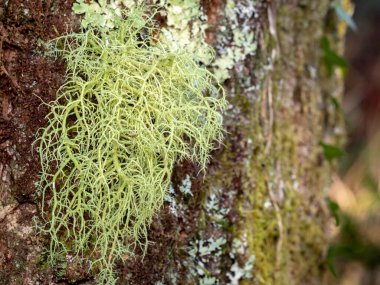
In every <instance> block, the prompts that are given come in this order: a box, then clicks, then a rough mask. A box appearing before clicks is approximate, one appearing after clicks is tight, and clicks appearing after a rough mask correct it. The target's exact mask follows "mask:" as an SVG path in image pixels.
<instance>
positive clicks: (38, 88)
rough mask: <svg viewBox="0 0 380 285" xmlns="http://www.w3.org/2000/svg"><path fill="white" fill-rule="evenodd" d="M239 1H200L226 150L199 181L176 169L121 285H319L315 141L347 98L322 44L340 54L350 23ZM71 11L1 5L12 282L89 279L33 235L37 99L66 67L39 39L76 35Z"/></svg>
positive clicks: (3, 243)
mask: <svg viewBox="0 0 380 285" xmlns="http://www.w3.org/2000/svg"><path fill="white" fill-rule="evenodd" d="M185 2H186V1H185ZM190 2H192V1H190ZM194 2H197V1H194ZM235 2H236V4H235V5H233V1H222V0H203V1H201V3H200V6H201V7H202V10H201V11H203V12H202V13H205V14H206V15H207V19H208V20H207V21H208V28H207V30H206V40H207V42H208V43H209V44H211V45H213V46H214V47H215V48H216V51H217V52H216V61H215V62H217V60H218V59H220V58H223V59H224V61H219V63H220V64H219V65H218V64H214V65H213V66H211V67H210V68H211V69H212V70H214V71H215V72H218V74H221V75H220V76H221V78H222V80H223V81H224V86H225V89H226V93H227V99H228V101H229V106H228V110H227V111H226V113H225V114H224V117H225V129H226V136H225V140H224V144H223V146H221V147H220V148H219V149H218V150H217V151H215V152H214V153H213V154H212V159H211V161H210V165H209V166H208V168H207V170H206V173H205V174H203V173H199V169H198V168H197V166H196V165H194V164H192V163H190V162H183V163H179V164H178V165H177V166H176V168H175V171H174V174H173V177H172V186H173V189H174V192H172V193H170V194H168V197H167V198H168V199H167V201H166V202H165V205H164V206H163V208H162V210H161V211H160V213H158V214H157V216H156V217H155V219H154V222H153V223H152V225H151V227H150V232H149V241H150V242H151V244H150V245H149V248H148V252H147V254H146V255H145V257H144V258H137V259H133V260H129V259H127V260H126V261H125V262H124V263H121V262H120V264H119V265H118V266H117V268H115V270H116V272H117V274H118V276H119V284H323V282H324V281H323V278H324V275H325V272H326V261H325V257H326V249H327V246H328V240H327V239H328V233H329V228H330V219H329V213H328V210H327V207H326V205H325V195H326V191H327V189H328V186H329V183H330V175H331V164H330V163H329V162H328V161H327V160H325V158H324V156H323V149H322V148H321V146H320V144H319V143H320V142H321V141H323V142H329V143H332V144H337V143H340V140H342V137H343V131H342V115H341V114H340V111H339V108H338V107H337V104H335V105H334V104H333V103H334V102H339V101H340V97H341V85H342V84H341V77H340V76H339V74H338V73H335V72H334V73H333V75H332V76H331V77H329V76H328V75H327V72H326V70H325V69H324V66H323V64H322V57H323V51H322V50H321V49H320V41H321V39H322V38H323V37H324V36H325V37H328V38H329V39H330V42H334V44H333V45H332V46H333V47H335V48H336V49H338V51H339V49H340V45H341V42H342V31H341V29H342V27H340V26H338V24H337V23H338V21H337V19H336V16H335V15H334V13H333V11H331V8H330V2H329V1H328V0H320V1H302V0H289V1H282V0H279V1H269V0H267V1H266V0H260V1H248V0H247V1H235ZM72 4H73V1H65V0H56V1H31V0H9V1H3V2H2V4H0V19H1V22H0V36H1V38H0V68H1V71H0V92H1V93H0V98H1V99H0V100H1V101H0V102H1V104H0V105H1V106H2V109H1V110H2V112H1V117H0V179H1V185H0V284H4V285H5V284H12V285H13V284H15V285H16V284H17V285H18V284H68V283H70V282H74V283H75V284H95V281H94V280H93V276H92V274H90V273H88V272H87V268H85V267H83V266H81V265H80V264H78V263H76V262H75V261H73V260H72V259H70V257H67V258H66V260H63V261H62V263H61V264H57V266H56V267H55V268H49V267H46V266H45V264H44V260H45V258H46V256H45V255H44V251H43V248H44V244H46V237H43V236H41V235H39V234H37V233H36V231H35V230H34V228H33V218H34V217H38V215H39V213H40V209H39V207H38V204H39V200H38V199H40V198H39V197H38V196H37V195H35V191H36V190H35V182H36V181H37V179H38V173H39V171H40V166H39V159H38V156H37V155H36V146H34V145H32V143H33V141H34V140H35V134H36V132H37V130H38V129H39V128H43V127H44V126H46V123H47V122H46V120H45V119H44V116H45V115H46V114H47V113H48V111H49V109H48V107H47V106H46V105H41V100H40V99H42V100H43V101H45V102H48V101H51V100H53V99H54V98H55V94H56V90H57V89H58V87H59V86H60V85H62V83H63V82H64V72H65V67H64V62H62V61H61V60H59V59H53V58H51V57H48V56H46V55H45V54H44V53H43V42H44V41H47V40H49V39H52V38H55V37H57V36H58V35H60V34H63V33H64V32H66V31H68V30H71V29H74V30H77V29H78V27H79V17H78V16H76V15H74V14H73V13H72V11H71V7H72ZM189 24H190V23H189ZM250 34H252V35H253V38H250ZM226 50H229V51H231V52H232V56H231V54H230V58H228V57H227V56H226ZM226 60H229V65H227V66H226V65H223V64H222V63H223V62H226ZM189 191H191V194H189V193H188V192H189ZM160 282H161V283H160Z"/></svg>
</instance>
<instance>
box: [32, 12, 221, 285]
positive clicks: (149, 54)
mask: <svg viewBox="0 0 380 285" xmlns="http://www.w3.org/2000/svg"><path fill="white" fill-rule="evenodd" d="M124 18H125V19H122V18H115V19H114V22H113V23H114V25H115V27H117V28H116V29H109V30H103V29H98V28H96V27H95V26H92V25H89V26H88V29H87V30H86V31H83V32H80V33H77V34H70V35H67V36H63V37H60V38H58V39H57V40H56V42H57V46H61V48H58V53H59V54H60V55H61V56H62V57H63V58H64V59H65V60H66V64H67V73H66V83H65V84H64V85H63V86H62V87H61V88H60V89H59V91H58V93H57V96H58V97H57V99H56V100H55V101H54V102H51V103H49V106H50V108H51V112H50V114H49V115H48V117H47V118H48V126H47V127H46V128H45V129H44V130H43V131H42V133H41V135H40V138H39V140H38V141H39V154H40V158H41V164H42V173H41V177H40V181H39V183H38V188H39V189H40V191H41V193H42V197H43V201H44V202H49V204H50V207H49V209H47V208H46V207H45V208H43V218H44V221H45V224H44V225H40V226H39V228H40V230H41V231H42V232H44V233H46V234H48V235H49V236H50V238H51V241H50V246H49V250H50V254H51V259H53V258H54V257H55V256H65V255H67V254H69V253H70V254H71V255H73V256H74V257H77V258H82V257H88V258H89V259H90V260H91V268H92V269H93V270H95V272H97V276H96V278H97V281H98V283H99V284H114V283H115V282H116V278H115V275H114V272H113V265H114V263H115V262H116V261H118V260H125V259H127V258H129V257H131V256H133V254H134V249H135V248H136V246H138V247H141V248H142V250H143V251H144V252H145V251H146V248H147V244H148V241H147V231H148V226H149V224H150V222H151V220H152V217H153V215H154V214H155V213H157V211H158V210H159V209H160V207H161V206H162V204H163V201H164V196H165V194H166V193H167V191H168V189H169V185H170V178H171V174H172V170H173V166H174V164H175V162H177V161H180V160H183V159H189V160H192V161H194V162H197V163H198V164H199V165H200V166H201V169H204V168H205V166H206V163H207V161H208V159H209V152H210V150H212V149H213V148H214V145H213V141H219V142H220V141H221V140H222V136H223V134H222V115H221V112H222V111H223V110H224V109H225V106H226V101H225V98H224V92H223V90H222V88H221V87H220V86H218V85H216V80H215V78H214V76H213V75H212V74H211V73H210V72H208V71H207V70H206V69H204V68H200V67H199V66H198V64H197V63H196V62H195V61H194V60H193V55H192V54H190V53H188V52H186V51H185V52H184V51H182V50H181V49H179V50H177V51H175V52H174V51H170V50H168V49H167V48H166V46H167V45H166V44H165V43H163V42H162V41H161V40H160V39H158V38H155V37H154V35H155V34H157V33H155V29H154V28H153V26H154V23H153V21H152V16H151V17H148V16H147V15H146V14H145V9H144V8H143V7H139V6H138V7H135V8H133V9H131V10H129V12H126V14H125V15H124ZM51 190H52V191H51ZM50 191H51V192H50ZM47 193H49V195H52V198H51V200H50V199H48V198H47V197H48V196H47V195H48V194H47ZM50 193H51V194H50ZM51 261H52V262H54V260H51Z"/></svg>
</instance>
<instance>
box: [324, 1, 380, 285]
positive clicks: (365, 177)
mask: <svg viewBox="0 0 380 285" xmlns="http://www.w3.org/2000/svg"><path fill="white" fill-rule="evenodd" d="M353 2H354V5H355V12H354V15H353V20H354V22H355V23H356V25H357V31H352V30H350V31H348V34H347V38H346V54H345V58H346V60H347V63H348V65H349V71H348V74H347V77H346V87H345V89H346V90H345V98H344V102H343V106H342V107H343V110H344V112H345V117H346V126H347V132H348V138H347V145H346V146H345V149H344V151H345V155H344V156H343V157H342V158H341V160H340V171H339V173H337V174H336V175H335V177H334V178H333V185H332V187H331V189H330V198H331V200H332V201H335V202H336V203H337V205H339V209H338V207H337V206H336V205H334V204H333V205H332V208H335V209H336V212H337V218H338V221H337V222H338V223H339V226H338V227H336V228H335V229H334V235H335V239H334V242H333V243H332V244H331V247H330V250H329V253H328V255H330V257H331V264H330V265H331V271H333V272H334V273H335V274H336V276H337V277H336V279H334V281H332V283H331V284H339V285H357V284H360V285H362V284H364V285H377V284H379V285H380V189H379V182H380V0H356V1H353ZM332 203H334V202H332Z"/></svg>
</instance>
